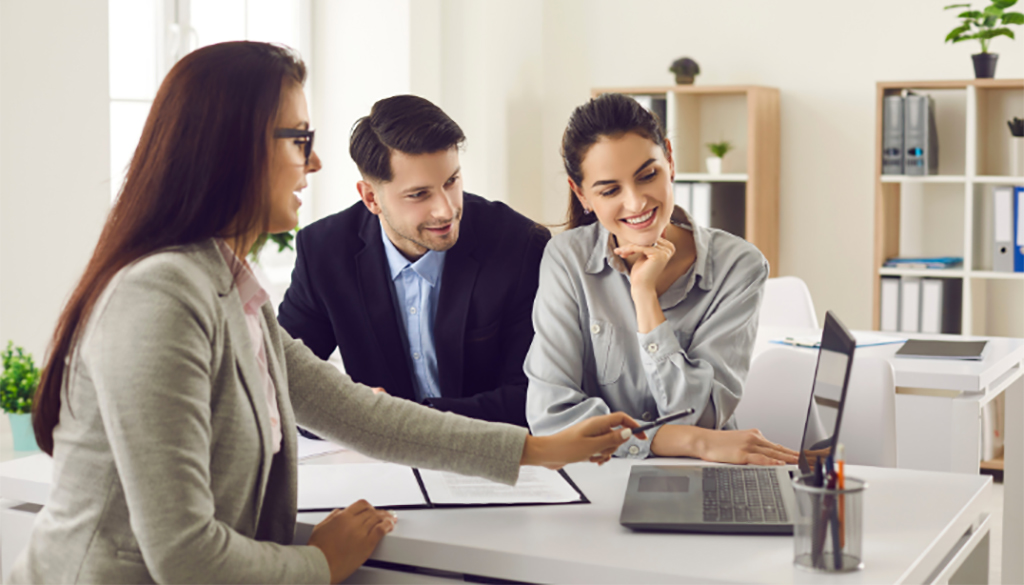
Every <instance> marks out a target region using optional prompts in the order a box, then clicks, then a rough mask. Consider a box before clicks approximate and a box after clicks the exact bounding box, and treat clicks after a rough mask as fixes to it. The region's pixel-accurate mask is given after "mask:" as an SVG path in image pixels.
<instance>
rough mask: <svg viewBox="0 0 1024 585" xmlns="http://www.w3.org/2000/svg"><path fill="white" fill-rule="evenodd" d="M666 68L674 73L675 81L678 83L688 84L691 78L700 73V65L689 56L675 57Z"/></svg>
mask: <svg viewBox="0 0 1024 585" xmlns="http://www.w3.org/2000/svg"><path fill="white" fill-rule="evenodd" d="M668 70H669V71H671V72H672V73H675V74H676V83H677V84H679V85H690V84H692V83H693V78H694V77H697V76H698V75H700V65H697V62H696V61H694V60H693V59H691V58H689V57H681V58H679V59H676V60H675V61H673V62H672V66H671V67H669V68H668Z"/></svg>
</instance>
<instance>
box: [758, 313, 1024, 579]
mask: <svg viewBox="0 0 1024 585" xmlns="http://www.w3.org/2000/svg"><path fill="white" fill-rule="evenodd" d="M816 333H817V334H818V335H820V332H815V331H807V330H793V329H783V328H774V327H766V328H764V329H762V330H761V331H759V332H758V338H757V342H756V344H755V348H754V354H755V355H757V354H758V353H760V352H762V351H764V350H765V349H768V348H769V347H786V346H783V345H777V344H772V343H769V342H770V340H772V339H779V338H781V337H786V336H793V335H814V334H816ZM892 335H900V334H898V333H893V334H892ZM913 337H914V338H920V339H953V340H957V339H988V341H989V342H988V345H987V346H986V348H985V353H984V354H983V358H984V359H982V360H980V361H962V360H923V359H907V358H896V357H894V354H895V353H896V351H897V350H898V349H899V348H900V345H899V344H892V345H879V346H872V347H858V348H857V353H856V355H874V356H878V357H882V358H886V359H888V360H889V362H890V363H891V364H893V369H894V371H895V375H896V443H897V447H896V448H897V452H898V456H899V466H900V467H905V468H910V469H927V470H937V471H954V472H959V473H972V474H975V473H978V470H979V467H980V463H981V458H980V443H979V441H980V436H981V409H982V407H983V406H984V405H985V404H987V403H988V402H989V401H991V400H992V399H993V398H995V397H996V396H998V395H999V394H1001V393H1004V392H1005V397H1006V411H1005V415H1006V436H1005V452H1004V454H1003V462H1004V463H1003V465H1004V472H1003V482H1004V483H1003V485H1004V488H1005V492H1004V509H1003V581H1004V582H1006V583H1021V582H1024V554H1022V551H1024V339H1012V338H1005V337H991V338H987V337H963V336H958V335H923V334H915V335H913ZM794 351H816V350H808V349H795V348H794Z"/></svg>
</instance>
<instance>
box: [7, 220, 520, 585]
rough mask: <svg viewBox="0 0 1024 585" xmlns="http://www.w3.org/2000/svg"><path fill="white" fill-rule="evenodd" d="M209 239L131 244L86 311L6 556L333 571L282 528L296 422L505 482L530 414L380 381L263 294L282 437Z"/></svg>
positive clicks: (35, 565) (50, 562) (154, 576)
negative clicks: (148, 247) (49, 435)
mask: <svg viewBox="0 0 1024 585" xmlns="http://www.w3.org/2000/svg"><path fill="white" fill-rule="evenodd" d="M233 282H234V281H233V278H232V275H231V272H230V271H229V269H228V266H227V264H226V263H225V262H224V259H223V257H222V256H221V254H220V252H219V250H218V249H217V247H216V243H215V242H214V241H213V240H207V241H205V242H202V243H199V244H194V245H190V246H183V247H178V248H172V249H167V250H164V251H161V252H159V253H156V254H153V255H150V256H148V257H146V258H144V259H142V260H139V261H137V262H135V263H134V264H132V265H130V266H128V267H127V268H125V269H124V270H122V271H120V272H119V273H118V275H117V276H116V277H115V278H114V279H113V280H112V281H111V283H110V284H109V285H108V286H107V288H106V290H105V291H104V293H103V295H102V296H101V297H100V299H99V301H98V302H97V304H96V306H95V308H94V309H93V311H92V315H91V318H90V320H89V323H88V325H87V327H86V328H85V330H84V334H83V336H82V339H81V342H80V343H79V346H78V350H77V351H76V353H75V354H74V356H73V358H72V359H71V360H70V362H69V363H70V372H71V377H70V381H69V383H68V385H67V386H66V389H67V392H66V393H65V395H64V397H63V401H62V406H61V413H60V424H59V425H58V426H57V427H56V429H55V431H54V454H53V455H54V478H53V489H52V492H51V496H50V500H49V503H48V504H47V505H46V507H45V508H44V509H43V510H42V511H41V512H40V513H39V515H38V517H37V519H36V522H35V525H34V527H33V531H32V537H31V541H30V543H29V546H28V548H27V550H26V551H25V553H24V554H23V555H22V556H21V557H19V559H18V561H17V562H16V564H15V567H14V568H13V572H12V577H11V579H12V581H13V582H16V583H21V582H32V583H43V582H47V583H48V582H54V583H71V582H101V583H144V582H154V581H156V582H204V583H221V582H249V583H300V582H320V583H326V582H327V581H328V580H329V576H330V574H329V571H328V567H327V563H326V560H325V558H324V556H323V554H321V552H320V551H319V550H318V549H316V548H313V547H310V546H291V545H290V544H289V543H291V542H292V537H293V534H294V529H295V514H296V503H295V502H296V464H297V460H296V454H295V431H294V429H295V424H296V421H298V423H299V424H302V425H303V426H305V427H307V428H310V429H312V430H313V431H315V432H316V433H318V434H320V435H321V436H326V437H329V438H330V439H332V440H334V441H337V442H339V443H342V444H345V445H348V446H349V447H351V448H353V449H356V450H358V451H360V452H363V453H365V454H367V455H370V456H372V457H375V458H379V459H384V460H388V461H395V462H399V463H403V464H408V465H416V466H420V467H426V468H433V469H444V470H449V471H455V472H459V473H464V474H471V475H479V476H482V477H486V478H489V479H492V480H496V481H501V482H504V483H509V484H511V483H514V482H515V481H516V479H517V477H518V473H519V460H520V457H521V455H522V449H523V444H524V441H525V440H526V438H525V437H526V431H525V429H522V428H519V427H514V426H511V425H502V424H490V423H484V422H480V421H475V420H471V419H468V418H464V417H460V416H457V415H454V414H449V413H441V412H436V411H433V410H430V409H428V408H425V407H423V406H419V405H417V404H414V403H412V402H410V401H407V400H402V399H398V398H392V397H389V396H387V395H380V394H374V393H373V392H371V391H370V390H369V389H368V388H367V387H365V386H363V385H361V384H356V383H354V382H353V381H352V380H351V379H350V378H349V377H348V376H345V375H344V374H341V373H340V372H338V371H337V370H336V369H335V368H334V367H333V366H331V365H329V364H327V363H325V362H323V361H321V360H320V359H319V358H317V357H316V356H315V355H313V354H312V353H311V352H310V351H309V350H308V349H307V348H306V347H305V345H303V344H302V343H301V342H298V341H295V340H293V339H292V338H291V337H290V336H289V335H288V333H286V332H285V331H284V330H283V329H282V328H280V327H279V326H278V324H277V321H276V319H275V318H274V314H273V310H272V308H271V306H270V305H269V304H265V305H264V306H263V307H262V311H263V320H264V323H263V325H264V343H265V345H266V347H267V348H268V358H269V367H270V375H271V377H272V379H273V381H274V385H275V387H276V389H277V399H278V407H279V409H280V411H281V426H282V429H283V430H284V438H283V442H282V445H281V451H280V452H279V453H278V454H277V455H274V454H273V448H272V445H271V434H270V419H269V416H270V415H269V413H268V409H267V403H266V398H265V395H264V394H263V393H262V392H263V390H262V389H263V386H262V385H261V380H260V374H259V370H258V366H257V362H256V358H255V357H254V352H253V348H252V343H251V341H250V338H249V333H248V329H247V328H246V323H245V316H244V314H243V312H242V306H241V303H240V300H239V296H238V292H237V291H236V290H235V288H234V286H233Z"/></svg>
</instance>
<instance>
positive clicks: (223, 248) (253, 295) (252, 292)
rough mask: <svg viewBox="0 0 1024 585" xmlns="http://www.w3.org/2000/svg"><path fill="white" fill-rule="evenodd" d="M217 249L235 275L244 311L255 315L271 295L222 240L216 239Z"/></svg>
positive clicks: (246, 264) (236, 286)
mask: <svg viewBox="0 0 1024 585" xmlns="http://www.w3.org/2000/svg"><path fill="white" fill-rule="evenodd" d="M216 240H217V247H218V248H219V249H220V253H221V256H223V257H224V261H225V262H227V264H228V269H229V270H230V271H231V274H233V275H234V279H235V288H237V289H238V297H239V299H241V301H242V310H243V311H245V312H246V313H248V314H250V315H255V314H256V313H257V312H258V311H259V309H260V307H262V306H263V304H264V303H266V302H267V301H269V300H270V295H269V294H267V291H266V290H264V288H263V287H262V286H260V281H259V280H258V279H257V278H256V275H255V274H253V273H252V270H250V269H249V265H248V263H246V262H243V261H241V260H239V259H238V256H235V252H234V251H233V250H232V249H231V246H228V244H227V242H225V241H224V240H223V239H221V238H216Z"/></svg>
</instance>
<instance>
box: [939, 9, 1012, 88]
mask: <svg viewBox="0 0 1024 585" xmlns="http://www.w3.org/2000/svg"><path fill="white" fill-rule="evenodd" d="M991 2H992V4H990V5H989V6H986V7H985V9H984V10H971V5H970V4H950V5H949V6H946V7H945V8H944V10H952V9H959V8H966V9H967V10H965V11H963V12H961V13H960V14H958V15H957V18H959V19H961V20H962V21H963V22H962V23H961V24H960V26H958V27H956V28H954V29H953V30H952V31H950V33H949V34H948V35H946V42H947V43H959V42H961V41H970V40H974V39H977V40H978V42H979V43H981V52H980V53H978V54H976V55H971V58H972V59H973V60H974V76H975V77H976V78H979V79H982V78H989V77H995V74H996V60H998V59H999V55H998V54H996V53H989V52H988V47H989V43H991V42H992V39H994V38H996V37H998V36H1005V37H1010V38H1011V39H1014V38H1016V37H1014V35H1013V31H1012V30H1010V29H1009V28H1007V26H1008V25H1012V24H1017V25H1019V24H1024V14H1021V13H1020V12H1006V9H1007V8H1009V7H1011V6H1013V5H1014V4H1016V3H1017V0H991Z"/></svg>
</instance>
